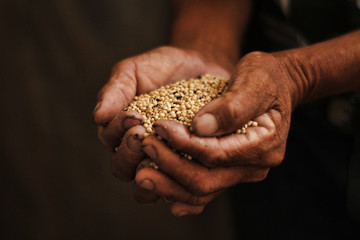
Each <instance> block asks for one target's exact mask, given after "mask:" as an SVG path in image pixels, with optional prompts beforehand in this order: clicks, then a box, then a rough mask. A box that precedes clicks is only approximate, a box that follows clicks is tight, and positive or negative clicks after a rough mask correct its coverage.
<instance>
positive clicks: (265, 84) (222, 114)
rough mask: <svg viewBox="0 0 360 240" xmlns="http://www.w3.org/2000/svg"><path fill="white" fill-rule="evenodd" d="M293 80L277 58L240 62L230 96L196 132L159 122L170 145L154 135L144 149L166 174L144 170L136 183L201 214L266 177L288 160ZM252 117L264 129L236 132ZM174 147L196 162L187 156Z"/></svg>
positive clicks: (207, 112) (196, 124) (176, 210)
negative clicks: (226, 193)
mask: <svg viewBox="0 0 360 240" xmlns="http://www.w3.org/2000/svg"><path fill="white" fill-rule="evenodd" d="M292 77H294V76H293V75H292V74H291V72H290V71H288V69H287V68H286V64H284V62H283V61H282V60H279V58H277V57H275V56H274V55H272V54H268V53H261V52H254V53H250V54H248V55H246V56H245V57H243V58H242V59H241V60H240V62H239V63H238V64H237V66H236V68H235V71H234V72H233V74H232V77H231V84H230V87H229V89H228V91H227V92H226V93H225V94H224V95H223V96H222V97H220V98H218V99H216V100H214V101H212V102H210V103H209V104H207V105H206V106H205V107H204V108H203V109H201V110H200V111H199V112H198V113H197V114H196V116H195V118H194V120H193V129H194V133H190V132H189V131H188V130H187V129H186V128H185V127H184V126H182V125H180V124H178V123H176V122H172V121H165V120H161V121H158V122H157V123H156V125H155V126H154V127H155V131H156V133H157V134H158V135H160V136H161V137H162V138H163V139H165V140H166V144H165V143H164V142H161V141H159V140H157V139H156V138H155V137H149V138H146V139H145V140H144V141H143V144H144V145H143V146H144V148H143V149H144V151H145V153H146V154H147V155H148V156H149V157H150V158H151V159H152V160H153V161H154V162H155V163H156V164H157V165H158V166H159V168H160V169H161V171H155V170H152V169H142V170H140V171H139V172H138V173H137V175H136V183H137V184H138V185H140V186H143V187H144V188H146V189H148V190H149V191H152V192H154V193H156V194H157V195H158V196H160V197H162V198H165V199H172V201H173V203H172V212H173V214H175V215H184V214H185V213H186V214H197V213H199V212H201V211H202V210H203V209H204V207H205V206H206V204H207V203H208V202H210V201H211V200H212V199H213V198H215V197H216V196H217V195H218V194H219V193H220V192H222V191H223V190H225V189H227V188H228V187H231V186H234V185H236V184H239V183H243V182H256V181H261V180H263V179H264V178H266V176H267V174H268V171H269V169H270V168H271V167H274V166H277V165H279V164H280V163H281V162H282V160H283V157H284V153H285V147H286V140H287V135H288V131H289V126H290V115H291V111H292V109H293V107H294V106H293V104H294V102H295V101H296V100H294V99H296V97H297V96H295V93H296V91H297V90H296V84H294V81H293V79H292ZM249 120H255V121H257V122H258V124H259V125H258V126H257V127H249V128H248V129H247V132H246V133H245V134H233V133H234V132H235V131H236V130H237V129H240V128H242V126H243V125H244V124H245V123H247V122H248V121H249ZM172 148H175V149H176V150H177V152H183V153H186V154H189V155H191V156H192V157H193V160H192V161H188V160H186V159H184V158H182V157H181V155H179V154H177V153H176V152H174V151H172V150H171V149H172ZM144 183H146V184H144ZM150 183H151V184H150ZM138 198H139V199H140V200H141V199H143V198H144V196H140V195H139V196H138ZM147 200H148V201H150V199H147Z"/></svg>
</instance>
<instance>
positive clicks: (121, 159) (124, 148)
mask: <svg viewBox="0 0 360 240" xmlns="http://www.w3.org/2000/svg"><path fill="white" fill-rule="evenodd" d="M144 134H145V128H144V127H142V126H135V127H132V128H130V129H129V130H128V131H127V132H126V134H125V136H124V138H123V140H122V142H121V144H120V146H119V147H118V148H117V151H116V152H115V153H114V154H113V156H112V158H111V169H112V172H113V175H114V176H116V177H117V178H118V179H120V180H121V181H131V180H133V179H134V177H135V171H136V168H137V167H138V165H139V163H140V162H141V161H142V160H143V159H144V157H145V154H144V152H143V151H142V149H141V142H142V139H143V138H144Z"/></svg>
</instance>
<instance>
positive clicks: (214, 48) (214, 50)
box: [171, 0, 251, 67]
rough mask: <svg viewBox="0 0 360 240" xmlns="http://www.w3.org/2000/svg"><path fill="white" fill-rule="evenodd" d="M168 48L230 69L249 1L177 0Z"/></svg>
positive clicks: (245, 19) (237, 56)
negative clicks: (214, 60) (194, 53)
mask: <svg viewBox="0 0 360 240" xmlns="http://www.w3.org/2000/svg"><path fill="white" fill-rule="evenodd" d="M173 3H174V9H175V12H176V16H175V21H174V25H173V31H172V38H171V44H172V45H174V46H178V47H181V48H186V49H191V50H197V51H199V52H201V53H202V54H203V55H205V56H206V57H208V58H221V62H223V64H225V65H228V66H229V65H231V66H232V65H233V64H235V62H236V61H237V60H238V58H239V52H240V50H239V46H240V45H241V39H242V36H243V34H244V31H245V29H246V25H247V21H248V18H249V16H250V8H251V0H177V1H173ZM225 67H226V66H225Z"/></svg>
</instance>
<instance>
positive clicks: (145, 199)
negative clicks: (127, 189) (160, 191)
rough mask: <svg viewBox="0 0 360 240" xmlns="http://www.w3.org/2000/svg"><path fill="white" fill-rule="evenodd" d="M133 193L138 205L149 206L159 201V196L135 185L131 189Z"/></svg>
mask: <svg viewBox="0 0 360 240" xmlns="http://www.w3.org/2000/svg"><path fill="white" fill-rule="evenodd" d="M133 192H134V198H135V200H136V201H137V202H138V203H142V204H151V203H155V202H156V201H157V200H158V199H159V196H158V195H156V193H154V192H152V191H149V190H146V189H144V188H142V187H140V186H139V185H137V184H135V183H134V187H133Z"/></svg>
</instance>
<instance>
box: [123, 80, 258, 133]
mask: <svg viewBox="0 0 360 240" xmlns="http://www.w3.org/2000/svg"><path fill="white" fill-rule="evenodd" d="M228 85H229V79H226V78H221V77H215V76H212V75H209V74H206V75H203V76H199V77H197V78H192V79H190V80H181V81H179V82H176V83H173V84H169V85H166V86H162V87H160V88H159V89H157V90H154V91H152V92H150V93H148V94H143V95H140V96H136V97H135V98H134V101H133V102H132V103H130V105H129V106H128V107H127V108H126V109H125V110H126V111H127V110H131V111H137V112H139V113H141V114H142V115H143V118H144V122H143V126H144V127H145V129H146V134H145V137H146V136H148V135H150V134H154V129H153V124H154V122H155V121H156V120H160V119H169V120H174V121H177V122H179V123H182V124H184V125H185V126H187V127H188V128H189V130H190V131H192V128H191V122H192V119H193V117H194V116H195V114H196V113H197V112H198V111H199V110H200V109H201V108H202V107H203V106H204V105H205V104H207V103H208V102H210V101H212V100H213V99H215V98H217V97H219V96H221V95H222V94H223V93H224V92H225V91H226V90H227V88H228ZM250 126H257V122H255V121H249V122H248V123H247V124H245V126H244V127H243V128H242V129H239V130H237V131H236V133H246V128H248V127H250Z"/></svg>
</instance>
